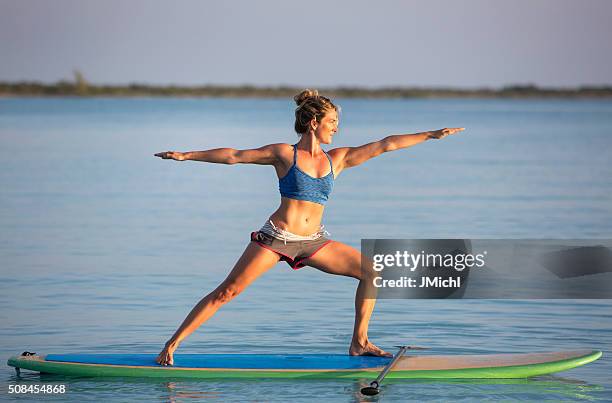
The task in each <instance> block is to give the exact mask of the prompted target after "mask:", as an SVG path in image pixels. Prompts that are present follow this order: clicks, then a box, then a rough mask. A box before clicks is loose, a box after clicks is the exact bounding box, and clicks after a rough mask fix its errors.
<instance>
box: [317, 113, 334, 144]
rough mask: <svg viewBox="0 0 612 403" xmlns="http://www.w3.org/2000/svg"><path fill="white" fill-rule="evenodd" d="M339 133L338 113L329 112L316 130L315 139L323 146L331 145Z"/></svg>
mask: <svg viewBox="0 0 612 403" xmlns="http://www.w3.org/2000/svg"><path fill="white" fill-rule="evenodd" d="M337 131H338V112H336V111H328V112H327V113H325V116H323V119H321V121H320V122H318V123H317V127H316V129H315V137H316V138H317V140H319V142H320V143H323V144H331V142H332V137H333V136H334V135H335V134H336V132H337Z"/></svg>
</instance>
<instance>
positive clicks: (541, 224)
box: [0, 98, 612, 402]
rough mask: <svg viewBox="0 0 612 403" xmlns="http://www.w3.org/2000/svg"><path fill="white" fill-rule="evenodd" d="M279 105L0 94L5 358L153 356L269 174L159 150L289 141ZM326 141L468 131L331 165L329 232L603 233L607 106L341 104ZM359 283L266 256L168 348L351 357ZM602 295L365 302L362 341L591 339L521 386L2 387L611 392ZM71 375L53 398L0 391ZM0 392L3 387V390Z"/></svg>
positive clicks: (472, 343)
mask: <svg viewBox="0 0 612 403" xmlns="http://www.w3.org/2000/svg"><path fill="white" fill-rule="evenodd" d="M290 101H291V100H288V99H189V98H180V99H179V98H176V99H175V98H161V99H155V98H133V99H114V98H92V99H86V98H85V99H80V98H44V99H43V98H40V99H39V98H26V99H22V98H5V99H0V149H1V150H2V157H1V158H0V189H1V190H0V259H1V263H0V287H1V291H2V292H0V322H1V323H2V326H1V327H0V336H1V339H2V343H1V345H0V358H2V359H3V360H4V362H6V360H7V359H8V358H9V357H10V356H12V355H17V354H20V353H21V352H22V351H25V350H28V351H35V352H38V353H109V352H113V353H157V352H158V351H159V350H160V349H161V348H162V346H163V344H164V342H165V341H166V340H167V339H168V338H169V337H170V335H171V334H172V333H173V332H174V330H175V329H176V327H177V326H178V325H179V324H180V322H181V321H182V320H183V318H184V317H185V315H186V314H187V313H188V312H189V310H190V309H191V308H192V307H193V305H194V304H195V303H196V302H197V301H198V300H199V299H200V298H201V297H202V296H204V295H206V294H207V293H208V292H210V291H211V290H212V289H214V288H215V287H216V286H217V285H218V284H219V282H220V281H222V280H223V279H224V278H225V276H226V274H227V273H228V272H229V270H230V269H231V267H232V266H233V264H234V262H235V261H236V259H237V258H238V257H239V256H240V254H241V253H242V251H243V250H244V248H245V246H246V245H247V244H248V242H249V234H250V232H251V231H253V230H256V229H258V228H260V227H261V226H262V225H263V223H264V222H265V220H266V219H267V217H268V216H269V215H270V214H271V213H272V212H273V211H274V210H275V209H276V208H277V206H278V204H279V201H280V198H279V194H278V189H277V187H278V184H277V180H276V176H275V172H274V169H273V168H271V167H269V166H258V165H251V166H250V165H232V166H228V165H216V164H206V163H201V162H194V161H184V162H177V161H170V160H161V159H159V158H156V157H154V156H153V154H155V153H156V152H160V151H168V150H176V151H189V150H204V149H210V148H218V147H233V148H238V149H246V148H253V147H259V146H261V145H264V144H269V143H279V142H286V143H290V144H292V143H294V142H296V141H297V136H296V134H295V133H294V132H293V130H292V128H293V108H294V104H293V103H292V102H290ZM336 101H337V103H338V104H339V105H340V106H341V108H342V110H341V114H340V129H339V132H338V135H337V136H335V137H334V144H333V145H332V146H331V147H336V146H340V147H343V146H355V145H361V144H364V143H367V142H371V141H375V140H378V139H381V138H383V137H385V136H387V135H390V134H400V133H415V132H420V131H426V130H433V129H440V128H443V127H465V128H466V130H465V131H464V132H462V133H459V134H457V135H454V136H451V137H448V138H446V139H443V140H439V141H428V142H426V143H424V144H420V145H417V146H415V147H413V148H409V149H406V150H400V151H395V152H392V153H388V154H384V155H382V156H380V157H378V158H375V159H373V160H370V161H368V162H367V163H365V164H363V165H361V166H359V167H355V168H351V169H348V170H346V171H344V172H342V173H341V174H340V176H339V177H338V178H337V180H336V183H335V187H334V191H333V193H332V195H331V199H330V201H329V203H328V205H327V207H326V212H325V219H324V224H325V228H326V229H327V230H328V231H329V232H330V233H331V238H332V239H335V240H338V241H341V242H344V243H346V244H349V245H351V246H354V247H356V248H359V245H360V240H361V239H362V238H364V239H365V238H409V239H413V238H418V239H421V238H461V239H479V238H487V239H491V238H492V239H509V238H512V239H517V238H519V239H610V238H612V175H610V172H611V171H612V169H611V168H612V163H611V161H612V131H611V129H612V101H610V100H565V99H545V100H544V99H542V100H539V99H538V100H536V99H533V100H531V99H530V100H525V99H508V100H506V99H418V100H399V99H398V100H369V99H338V100H336ZM355 287H356V281H355V280H354V279H350V278H341V277H335V276H330V275H327V274H323V273H321V272H318V271H317V270H315V269H312V268H304V269H301V270H298V271H293V270H291V269H290V268H289V266H287V265H286V264H283V263H281V264H279V265H277V266H276V267H275V268H273V269H272V270H270V271H269V272H267V273H266V274H265V275H263V276H262V277H261V278H260V279H258V280H257V281H256V282H255V283H254V284H253V285H252V286H251V287H249V288H248V289H247V290H246V291H245V292H243V293H242V294H241V295H240V296H238V297H237V298H236V299H235V300H234V301H232V302H231V303H229V304H228V305H226V306H224V307H223V308H222V309H221V310H220V311H219V312H218V313H217V315H216V316H214V317H213V318H212V319H211V320H210V321H208V322H207V323H205V324H204V325H203V326H202V327H201V328H200V329H199V330H198V331H196V332H195V333H194V334H192V335H191V336H190V337H189V338H188V339H187V340H186V341H185V342H184V343H183V344H182V345H181V347H180V349H179V350H178V352H180V353H250V352H253V353H291V354H297V353H345V352H346V351H347V349H348V345H349V342H350V338H351V332H352V322H353V313H354V310H353V298H354V292H355ZM611 308H612V301H610V300H467V299H466V300H379V301H378V303H377V305H376V309H375V311H374V315H373V317H372V321H371V324H370V339H371V340H372V341H373V342H374V343H376V344H378V345H380V346H381V347H383V348H385V349H388V350H389V351H394V347H393V346H394V345H397V344H410V345H418V346H425V347H428V348H429V350H427V351H425V352H423V354H486V353H513V352H537V351H554V350H572V349H582V348H593V349H599V350H602V351H603V352H604V356H603V357H602V358H601V359H600V360H599V361H597V362H595V363H592V364H589V365H587V366H584V367H581V368H577V369H574V370H570V371H567V372H563V373H560V374H555V375H550V376H542V377H537V378H532V379H528V380H488V381H483V380H465V381H416V380H414V381H402V382H390V383H389V384H388V385H386V386H384V387H383V392H382V394H381V395H379V396H378V397H373V398H370V397H367V398H366V397H363V396H361V395H360V394H359V389H360V388H361V387H363V386H365V385H367V384H368V382H369V381H370V380H362V381H358V382H353V381H279V380H274V381H272V380H270V381H258V382H254V381H221V380H219V381H217V380H215V381H197V380H185V381H177V380H173V381H163V380H146V379H111V378H108V379H90V378H70V377H62V376H54V375H40V374H37V373H32V372H26V371H23V372H22V375H21V376H20V377H18V376H17V375H16V374H15V371H14V369H13V368H11V367H8V366H3V367H1V369H0V377H1V378H2V383H3V385H4V386H3V391H2V392H1V393H2V397H1V399H6V400H10V399H16V400H18V399H23V398H30V399H37V398H41V399H42V398H45V399H47V398H48V399H51V400H54V401H64V400H65V401H85V400H108V401H112V400H121V401H138V400H146V401H150V400H168V401H174V402H190V401H199V400H206V401H208V400H218V401H223V402H226V401H262V400H263V401H311V400H320V401H338V402H345V401H379V400H385V401H406V400H416V401H445V400H449V401H515V400H524V401H547V400H550V401H581V400H585V401H610V400H612V379H611V378H610V373H612V364H610V360H609V358H608V354H610V352H612V309H611ZM14 384H26V385H30V384H64V385H66V389H67V391H66V393H65V394H61V395H54V396H44V397H41V396H33V395H27V396H24V395H21V396H18V395H14V394H9V393H8V385H14ZM1 399H0V400H1Z"/></svg>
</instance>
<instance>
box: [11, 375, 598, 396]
mask: <svg viewBox="0 0 612 403" xmlns="http://www.w3.org/2000/svg"><path fill="white" fill-rule="evenodd" d="M22 374H23V375H22V376H20V377H17V376H13V377H12V378H11V379H10V380H9V384H22V385H30V384H58V385H59V384H68V385H69V387H68V390H67V393H66V394H65V395H64V397H65V398H66V399H67V400H70V399H72V400H77V399H88V398H93V397H96V398H98V397H99V398H100V399H102V400H104V399H115V398H122V399H127V400H131V399H130V396H132V398H134V399H147V400H151V399H154V400H162V401H170V402H189V401H199V400H209V399H213V400H219V401H224V402H225V401H237V402H238V401H245V400H253V399H254V398H255V400H258V401H294V400H295V401H309V400H313V399H314V400H318V401H323V400H325V401H327V400H330V401H334V400H338V399H340V400H341V401H346V398H347V397H349V396H350V401H353V402H371V401H386V400H387V399H389V398H390V399H393V400H404V401H406V400H410V401H430V400H431V401H441V400H449V401H454V400H457V396H461V399H464V400H474V401H500V400H506V401H517V400H541V399H543V397H545V399H546V400H571V401H580V400H586V401H593V400H599V399H600V398H601V397H602V396H603V395H602V392H604V390H605V389H604V387H603V386H600V385H597V384H592V383H588V382H585V381H582V380H579V379H574V378H568V377H563V376H555V375H549V376H541V377H536V378H531V379H457V380H436V379H418V380H416V379H415V380H409V379H406V380H399V379H389V380H385V381H383V384H382V386H381V393H380V394H379V395H378V396H364V395H362V394H361V392H360V390H361V389H362V388H363V387H365V386H368V385H369V383H370V382H371V381H372V380H371V379H369V380H368V379H363V380H360V381H351V380H329V381H326V380H291V381H289V380H278V379H261V380H175V381H165V380H164V381H162V380H155V379H148V378H129V379H124V378H81V377H68V376H58V375H51V374H42V375H38V374H34V373H32V372H25V371H23V372H22Z"/></svg>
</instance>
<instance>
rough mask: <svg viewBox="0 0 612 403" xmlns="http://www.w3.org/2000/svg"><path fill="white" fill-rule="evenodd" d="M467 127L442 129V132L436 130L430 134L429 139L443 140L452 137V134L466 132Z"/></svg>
mask: <svg viewBox="0 0 612 403" xmlns="http://www.w3.org/2000/svg"><path fill="white" fill-rule="evenodd" d="M464 130H465V127H452V128H450V129H449V128H444V129H440V130H436V131H433V132H429V135H428V137H427V138H430V139H436V140H438V139H443V138H444V137H446V136H450V135H451V134H455V133H457V132H461V131H464Z"/></svg>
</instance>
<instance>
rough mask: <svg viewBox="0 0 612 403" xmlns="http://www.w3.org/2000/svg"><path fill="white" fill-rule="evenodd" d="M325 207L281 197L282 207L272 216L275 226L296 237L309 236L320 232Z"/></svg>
mask: <svg viewBox="0 0 612 403" xmlns="http://www.w3.org/2000/svg"><path fill="white" fill-rule="evenodd" d="M323 210H325V206H323V205H321V204H319V203H313V202H310V201H305V200H295V199H288V198H286V197H281V205H280V207H279V208H278V209H277V210H276V211H275V212H274V213H273V214H272V215H271V216H270V220H272V222H273V223H274V225H275V226H277V227H279V228H282V229H284V230H285V231H289V232H291V233H292V234H295V235H303V236H308V235H312V234H314V233H315V232H317V231H319V229H320V228H321V220H322V219H323Z"/></svg>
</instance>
